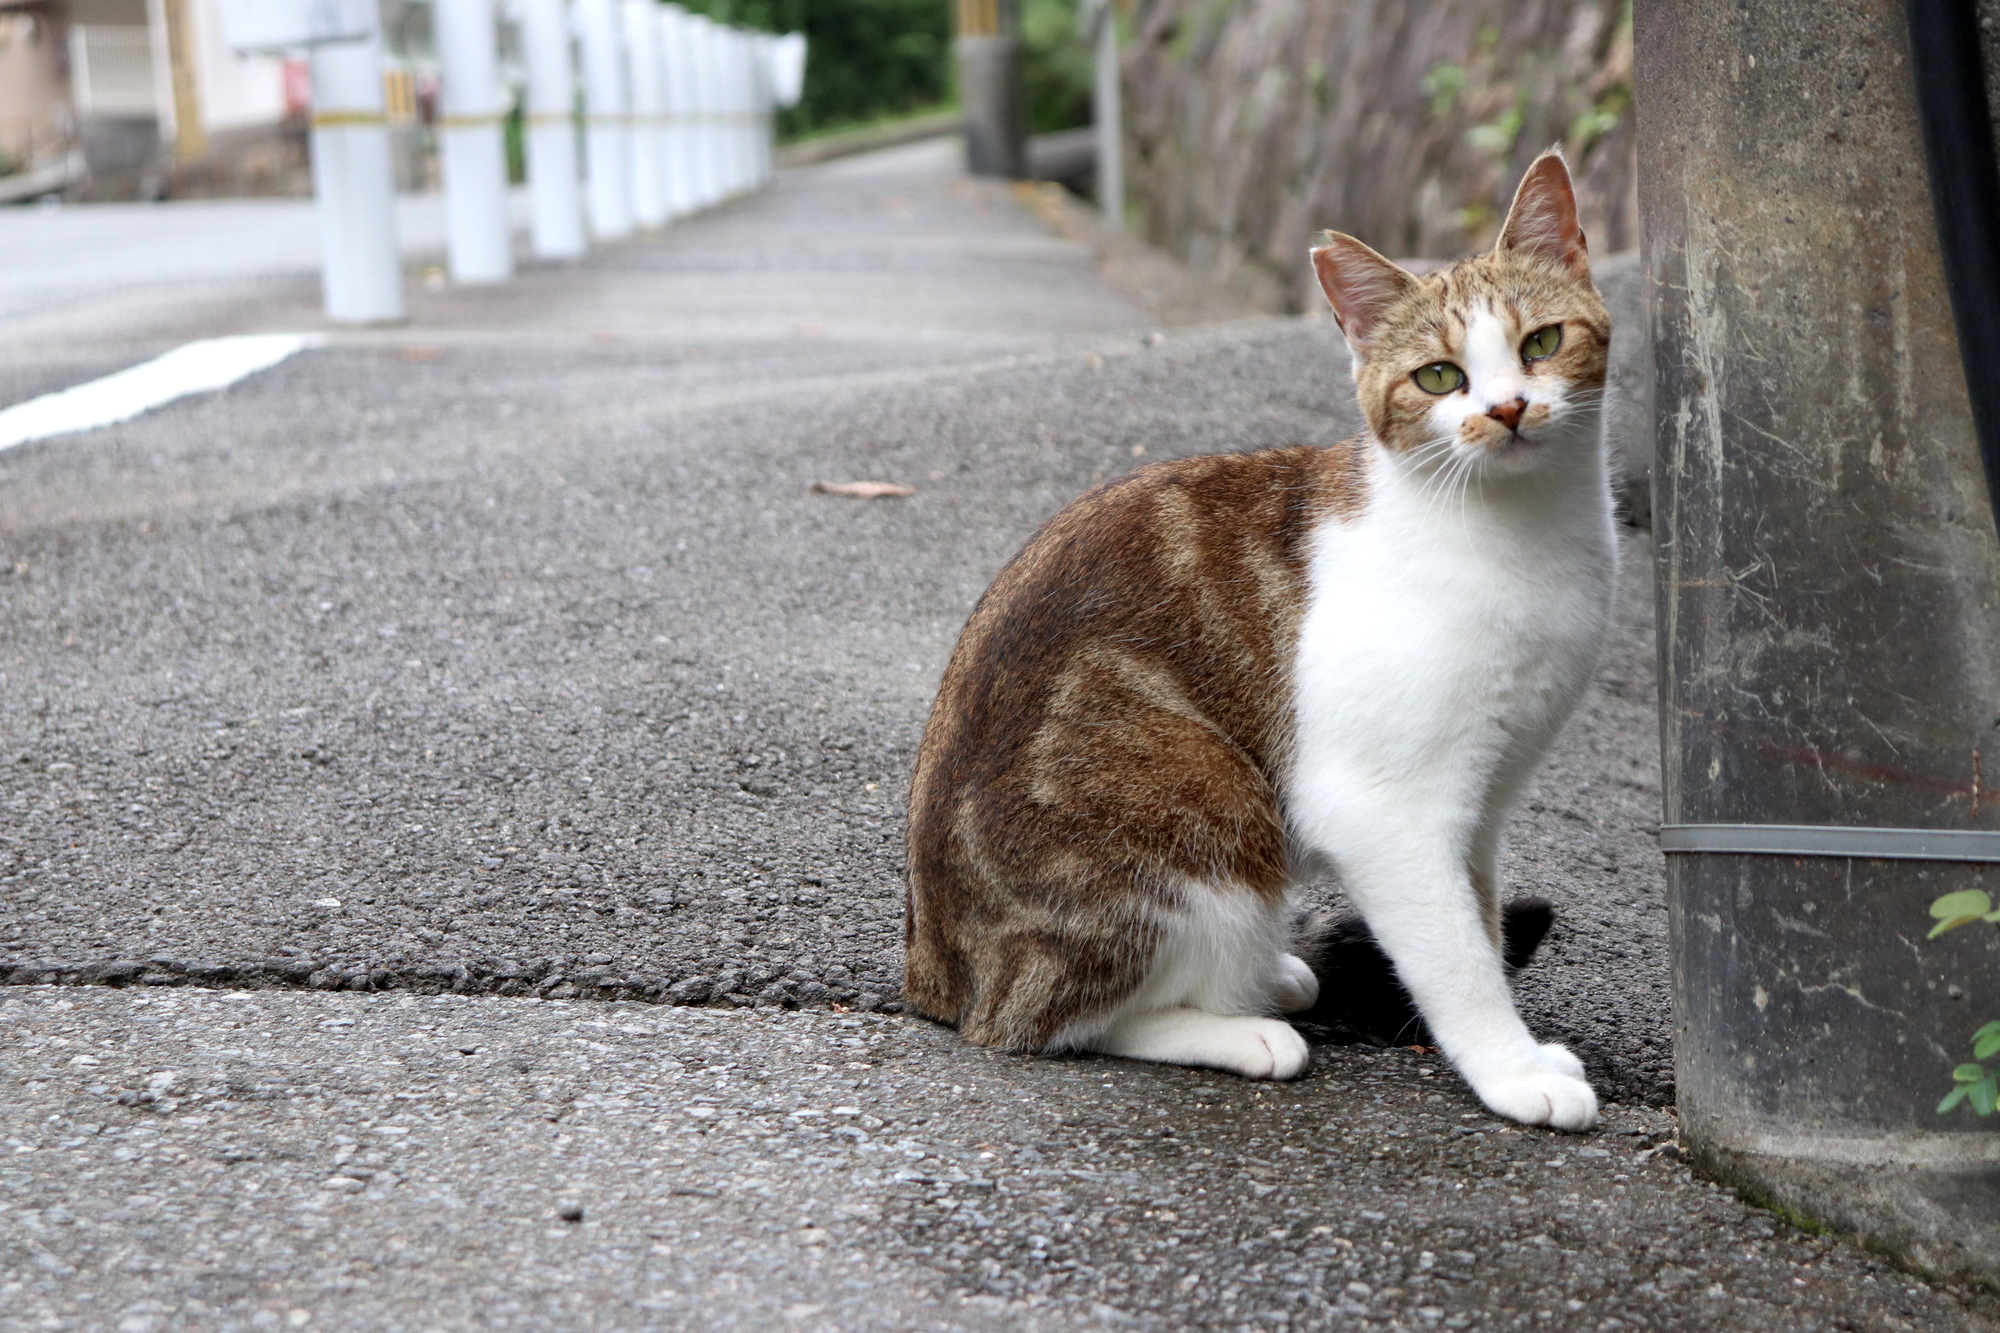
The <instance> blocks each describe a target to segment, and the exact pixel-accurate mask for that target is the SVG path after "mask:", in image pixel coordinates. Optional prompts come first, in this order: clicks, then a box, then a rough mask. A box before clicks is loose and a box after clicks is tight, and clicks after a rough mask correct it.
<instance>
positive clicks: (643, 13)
mask: <svg viewBox="0 0 2000 1333" xmlns="http://www.w3.org/2000/svg"><path fill="white" fill-rule="evenodd" d="M658 13H659V6H658V5H657V4H655V3H654V0H624V19H625V69H626V72H627V75H628V76H629V78H630V81H631V82H630V86H631V89H632V132H631V134H630V135H629V136H628V137H627V139H626V145H627V148H628V149H629V151H630V152H631V154H632V159H631V160H632V217H633V220H634V221H635V222H637V223H638V224H639V225H640V226H642V227H646V228H653V227H658V226H661V225H663V224H664V223H665V222H666V220H667V194H666V182H665V180H664V179H663V178H662V172H661V167H662V166H663V162H662V160H661V159H662V158H663V156H664V154H663V153H662V152H661V151H660V138H661V133H660V131H661V128H662V126H661V116H662V114H663V112H664V107H663V105H662V98H661V91H662V90H661V87H660V38H659V33H658V31H657V29H658V26H659V23H658V19H657V17H656V16H657V15H658Z"/></svg>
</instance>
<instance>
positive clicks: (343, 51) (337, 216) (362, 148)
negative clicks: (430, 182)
mask: <svg viewBox="0 0 2000 1333" xmlns="http://www.w3.org/2000/svg"><path fill="white" fill-rule="evenodd" d="M311 59H312V81H313V109H312V171H313V193H314V194H315V195H316V196H317V197H318V200H319V235H320V284H321V287H322V290H323V296H324V300H325V305H326V317H327V318H328V319H331V320H334V321H336V322H338V323H342V324H377V323H390V322H394V321H397V320H400V319H402V318H403V248H402V242H401V239H400V238H399V237H398V236H397V234H396V171H395V165H394V163H393V161H392V160H391V158H390V151H389V124H388V120H387V117H386V115H385V112H386V110H387V103H386V95H385V92H384V89H383V86H382V36H381V34H380V33H379V32H371V33H370V34H369V35H368V36H366V37H364V38H362V39H361V40H360V41H355V42H324V43H318V44H316V45H314V46H313V47H312V57H311Z"/></svg>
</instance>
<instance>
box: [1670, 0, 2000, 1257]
mask: <svg viewBox="0 0 2000 1333" xmlns="http://www.w3.org/2000/svg"><path fill="white" fill-rule="evenodd" d="M1922 8H1924V7H1923V6H1919V5H1915V4H1912V5H1911V6H1910V7H1909V12H1910V14H1911V15H1912V16H1913V18H1918V19H1921V18H1923V17H1925V16H1924V15H1922V14H1920V13H1919V11H1920V9H1922ZM1933 8H1936V9H1943V10H1945V11H1946V17H1956V18H1957V19H1958V20H1959V21H1960V22H1961V23H1962V25H1963V26H1961V27H1960V28H1959V29H1958V30H1957V31H1956V33H1952V34H1947V35H1946V37H1945V39H1944V45H1943V50H1942V51H1940V50H1939V49H1937V48H1935V47H1932V48H1929V49H1920V51H1919V54H1918V55H1917V56H1916V57H1915V58H1912V57H1911V56H1910V55H1909V54H1907V53H1909V52H1910V51H1911V46H1912V44H1911V43H1910V41H1909V36H1910V33H1911V29H1909V28H1906V25H1905V16H1904V7H1903V6H1902V5H1895V4H1872V5H1859V6H1857V5H1853V4H1850V3H1847V0H1742V3H1739V4H1735V5H1726V6H1725V5H1717V4H1713V3H1710V0H1649V2H1648V3H1646V4H1642V5H1638V6H1636V7H1635V9H1634V16H1635V20H1636V24H1637V27H1636V34H1635V35H1636V54H1637V64H1636V78H1637V88H1638V108H1637V115H1638V120H1637V124H1638V134H1639V143H1638V148H1639V161H1640V163H1641V170H1640V173H1639V195H1640V198H1639V202H1640V213H1641V220H1642V225H1643V236H1644V245H1645V267H1646V274H1647V278H1648V281H1649V283H1650V287H1649V295H1648V301H1649V304H1650V307H1651V308H1650V311H1649V319H1650V323H1651V326H1652V328H1653V330H1654V331H1655V333H1654V363H1655V364H1654V383H1655V385H1656V392H1657V401H1656V403H1655V405H1654V422H1655V429H1656V431H1657V440H1656V442H1655V443H1656V450H1657V453H1656V464H1655V467H1654V472H1653V476H1654V488H1655V492H1654V506H1653V515H1654V531H1655V534H1656V540H1657V544H1658V580H1659V581H1658V588H1659V608H1660V617H1659V620H1660V634H1661V639H1662V642H1661V651H1660V661H1661V682H1660V685H1661V691H1662V696H1663V697H1662V700H1661V707H1660V717H1661V728H1662V745H1661V749H1662V752H1663V758H1664V764H1663V770H1664V771H1663V773H1662V777H1663V779H1664V792H1663V796H1664V803H1665V818H1664V823H1663V827H1662V829H1661V834H1660V846H1661V850H1662V851H1664V852H1666V853H1667V858H1666V860H1667V909H1668V923H1669V927H1670V930H1671V940H1672V947H1673V978H1674V1024H1675V1041H1674V1063H1675V1076H1676V1085H1677V1089H1678V1094H1677V1099H1678V1101H1679V1110H1680V1127H1681V1132H1682V1135H1683V1136H1684V1138H1685V1140H1686V1142H1687V1144H1688V1146H1689V1147H1690V1148H1691V1150H1692V1151H1693V1154H1694V1156H1695V1159H1696V1161H1697V1162H1698V1163H1699V1164H1700V1165H1701V1166H1703V1167H1704V1169H1706V1170H1707V1171H1709V1172H1711V1173H1714V1174H1716V1175H1719V1176H1722V1177H1724V1178H1726V1179H1729V1180H1731V1181H1733V1182H1735V1183H1738V1184H1740V1185H1744V1186H1748V1187H1750V1188H1752V1189H1754V1190H1755V1191H1756V1192H1757V1193H1758V1194H1759V1195H1760V1196H1762V1197H1767V1198H1770V1199H1772V1200H1774V1201H1776V1202H1778V1203H1781V1204H1783V1205H1785V1206H1787V1207H1789V1208H1793V1209H1797V1210H1798V1211H1799V1212H1801V1213H1804V1214H1805V1215H1807V1216H1810V1217H1813V1218H1816V1219H1818V1220H1819V1221H1822V1222H1824V1223H1826V1224H1828V1225H1829V1226H1831V1227H1832V1228H1833V1229H1835V1230H1836V1231H1852V1232H1860V1233H1862V1234H1863V1235H1865V1236H1868V1237H1871V1238H1873V1239H1874V1240H1876V1241H1877V1242H1879V1243H1882V1244H1885V1245H1887V1246H1890V1247H1892V1248H1894V1249H1895V1250H1897V1251H1899V1252H1901V1253H1902V1254H1904V1255H1906V1256H1908V1257H1910V1258H1911V1259H1913V1260H1914V1261H1915V1262H1916V1263H1918V1264H1920V1265H1921V1266H1923V1267H1924V1268H1926V1269H1929V1270H1931V1271H1933V1272H1935V1273H1938V1274H1939V1275H1941V1276H1956V1275H1963V1274H1977V1275H1980V1276H1983V1277H1985V1278H1987V1279H1989V1280H1990V1279H1992V1278H1993V1277H1995V1276H2000V1212H1996V1210H1995V1199H1996V1194H1995V1181H1996V1178H1997V1177H2000V1135H1996V1134H1995V1133H1994V1131H1993V1129H1992V1127H1991V1126H1990V1124H1989V1123H1987V1122H1984V1121H1981V1120H1979V1119H1978V1118H1976V1117H1974V1116H1972V1115H1970V1114H1968V1113H1967V1112H1966V1111H1965V1110H1964V1109H1963V1108H1962V1107H1961V1108H1960V1109H1958V1110H1956V1111H1954V1112H1953V1113H1951V1114H1941V1113H1940V1111H1939V1109H1938V1108H1939V1103H1940V1101H1941V1100H1942V1099H1943V1097H1944V1096H1945V1094H1946V1093H1947V1092H1948V1091H1949V1090H1950V1089H1951V1088H1952V1086H1953V1069H1954V1067H1955V1066H1957V1065H1960V1064H1961V1063H1965V1062H1971V1061H1972V1060H1973V1058H1974V1057H1973V1046H1972V1037H1973V1033H1974V1031H1975V1030H1977V1029H1978V1027H1979V1026H1980V1025H1981V1024H1982V1023H1984V1022H1986V1021H1987V1020H1990V1019H1993V1018H2000V1003H1996V1001H2000V994H1996V991H1995V988H1994V986H1993V984H1992V983H1993V978H1994V977H1995V976H1996V975H2000V932H1996V931H1995V930H1994V929H1993V927H1991V926H1989V925H1986V924H1983V923H1980V924H1975V925H1972V926H1969V927H1966V928H1964V929H1961V930H1958V931H1956V932H1955V933H1953V934H1948V935H1945V936H1942V937H1941V938H1939V939H1936V940H1928V939H1926V938H1925V937H1926V934H1927V932H1928V930H1929V928H1930V927H1931V925H1932V924H1933V922H1932V917H1931V914H1930V910H1929V909H1930V905H1931V903H1932V902H1933V900H1935V899H1937V898H1939V897H1940V896H1942V895H1944V894H1947V893H1951V892H1955V891H1972V890H1980V891H1981V893H1982V897H1983V895H1984V891H1986V890H1989V889H1990V888H1991V886H1992V884H1993V878H1994V867H1995V865H1996V864H2000V802H1996V800H1995V796H1994V792H1993V786H1994V785H1995V783H1994V778H1993V777H1992V774H1993V773H1994V771H1995V767H1996V764H1995V760H1996V757H2000V744H1996V735H2000V733H1996V731H1995V723H1994V718H1995V715H1996V713H2000V542H1996V538H1995V531H1994V523H1993V502H1992V497H1991V496H1990V495H1989V493H1988V487H1987V479H1986V475H1985V472H1984V469H1983V467H1982V458H1981V449H1980V445H1981V441H1980V438H1979V435H1978V433H1977V431H1976V429H1975V421H1974V417H1973V414H1972V410H1971V401H1972V400H1971V399H1970V398H1969V397H1968V393H1967V386H1968V379H1967V376H1966V374H1965V372H1964V369H1963V368H1962V366H1961V348H1960V341H1959V339H1960V336H1961V333H1962V331H1963V330H1965V328H1966V325H1964V324H1957V325H1955V323H1954V317H1953V315H1954V299H1953V298H1955V297H1961V298H1965V299H1966V300H1967V301H1969V302H1979V303H1983V304H1984V307H1985V310H1984V313H1986V314H1989V315H1990V311H1991V308H1992V304H1991V303H1992V301H1993V297H1992V294H1991V292H1986V291H1981V290H1980V289H1979V288H1980V286H1981V283H1980V282H1979V281H1977V279H1978V278H1979V275H1978V274H1976V273H1975V274H1968V273H1966V272H1959V271H1948V269H1947V267H1946V264H1945V262H1944V260H1945V256H1944V255H1943V254H1942V253H1941V250H1940V246H1939V230H1938V227H1937V222H1936V219H1935V218H1934V217H1933V214H1932V195H1931V193H1930V192H1929V191H1928V190H1927V189H1926V181H1927V179H1928V180H1929V183H1930V185H1931V186H1932V187H1934V188H1935V187H1941V188H1942V190H1943V194H1942V195H1941V197H1942V198H1944V199H1946V201H1947V204H1948V205H1949V204H1950V202H1951V200H1952V198H1953V192H1954V191H1956V190H1957V189H1959V188H1960V187H1961V186H1962V185H1963V184H1964V181H1963V179H1962V177H1963V176H1967V175H1970V174H1972V168H1974V167H1975V166H1977V165H1979V158H1980V157H1981V156H1982V155H1983V157H1984V163H1983V169H1984V172H1985V174H1986V177H1987V179H1988V181H1989V182H1991V180H1992V172H1993V161H1992V148H1991V139H1990V133H1980V134H1979V135H1978V137H1980V138H1983V139H1984V140H1985V142H1984V143H1983V144H1979V145H1976V146H1973V148H1972V149H1971V151H1970V152H1969V154H1968V155H1967V156H1966V157H1964V159H1963V160H1961V161H1959V162H1958V163H1956V169H1955V170H1948V171H1947V172H1945V173H1941V174H1940V175H1941V176H1942V178H1940V175H1931V174H1930V173H1929V172H1927V168H1926V157H1925V141H1924V136H1923V135H1922V134H1920V126H1919V116H1918V106H1919V101H1918V94H1919V91H1920V88H1919V83H1920V81H1923V82H1927V83H1928V84H1929V86H1928V87H1924V88H1922V91H1923V93H1924V95H1925V105H1927V106H1928V105H1930V101H1931V98H1932V97H1933V96H1935V95H1936V94H1937V93H1938V92H1939V91H1941V90H1940V87H1939V84H1938V82H1937V81H1939V80H1942V79H1944V78H1945V77H1947V76H1948V75H1950V74H1951V73H1952V72H1953V71H1952V70H1951V69H1950V68H1948V67H1949V66H1950V60H1949V59H1948V58H1944V57H1946V56H1949V55H1957V56H1959V57H1961V58H1964V59H1967V60H1968V61H1969V62H1970V63H1971V65H1972V66H1973V68H1972V69H1971V71H1970V77H1969V79H1965V80H1961V81H1960V83H1959V88H1958V95H1959V97H1960V98H1961V102H1960V104H1959V105H1960V109H1961V110H1962V111H1963V112H1964V116H1965V119H1964V120H1962V121H1961V122H1960V123H1961V125H1971V126H1973V127H1974V128H1975V130H1977V131H1980V132H1990V127H1991V119H1990V117H1991V113H1990V109H1989V104H1988V102H1987V100H1986V94H1985V91H1984V89H1983V88H1980V87H1979V78H1978V70H1977V61H1978V55H1977V51H1978V45H1979V43H1978V31H1977V28H1976V16H1975V15H1974V13H1973V9H1972V6H1971V5H1969V4H1967V5H1964V6H1963V7H1962V8H1961V7H1956V6H1938V7H1933ZM1954 10H1955V14H1953V13H1952V11H1954ZM1930 17H1932V18H1935V17H1938V15H1937V14H1935V13H1934V14H1932V15H1930ZM1932 35H1933V36H1935V34H1932ZM1853 70H1866V71H1867V73H1868V77H1867V78H1865V79H1861V78H1856V77H1853V76H1852V75H1851V74H1850V73H1849V71H1853ZM1968 84H1969V86H1967V85H1968ZM1958 146H1959V147H1961V148H1964V147H1966V144H1965V143H1964V142H1963V141H1961V142H1960V143H1959V145H1958ZM1989 202H1990V201H1989ZM1947 230H1949V228H1948V229H1947ZM1992 239H1993V237H1992V235H1990V234H1989V235H1988V237H1987V240H1988V241H1989V242H1990V241H1991V240H1992ZM1988 253H1989V255H1990V253H1991V251H1990V250H1989V252H1988ZM1984 276H1985V278H1986V279H1988V280H1990V279H1991V278H1992V277H1993V276H1994V273H1993V269H1992V267H1990V266H1988V267H1986V269H1985V275H1984ZM1973 313H1974V314H1975V315H1976V314H1980V313H1982V312H1981V311H1979V310H1976V309H1975V310H1974V311H1973ZM1962 318H1963V315H1961V319H1962ZM1975 332H1977V330H1975ZM1988 355H1990V353H1989V354H1988ZM1974 360H1975V362H1976V363H1979V364H1975V366H1974V373H1975V375H1981V374H1983V375H1986V376H1991V375H1992V374H1993V367H1992V365H1991V364H1990V362H1986V361H1984V358H1982V357H1975V358H1974ZM1978 387H1980V388H1981V389H1984V388H1985V387H1986V386H1984V385H1980V386H1978ZM1982 754H1983V755H1984V756H1985V757H1984V758H1983V759H1982V757H1981V756H1982ZM1988 1064H1989V1065H1990V1064H1991V1061H1990V1060H1989V1061H1988Z"/></svg>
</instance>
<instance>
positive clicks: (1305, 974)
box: [1271, 953, 1319, 1014]
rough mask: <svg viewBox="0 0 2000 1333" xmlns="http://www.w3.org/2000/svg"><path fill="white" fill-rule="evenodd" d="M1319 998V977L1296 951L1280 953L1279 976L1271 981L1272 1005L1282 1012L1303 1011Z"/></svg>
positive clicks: (1293, 1012)
mask: <svg viewBox="0 0 2000 1333" xmlns="http://www.w3.org/2000/svg"><path fill="white" fill-rule="evenodd" d="M1318 999H1319V978H1318V977H1316V976H1314V975H1313V970H1312V969H1311V968H1310V967H1308V966H1306V960H1305V959H1303V958H1301V957H1299V956H1298V955H1297V954H1295V953H1281V954H1279V955H1278V970H1277V976H1276V977H1275V978H1274V979H1273V980H1272V982H1271V1007H1272V1008H1274V1009H1276V1010H1277V1011H1278V1012H1279V1013H1281V1014H1296V1013H1301V1012H1303V1011H1305V1010H1307V1009H1310V1008H1312V1007H1313V1004H1314V1003H1315V1002H1316V1001H1317V1000H1318Z"/></svg>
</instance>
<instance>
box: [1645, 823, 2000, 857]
mask: <svg viewBox="0 0 2000 1333" xmlns="http://www.w3.org/2000/svg"><path fill="white" fill-rule="evenodd" d="M1660 850H1661V851H1663V852H1668V853H1674V854H1687V853H1696V852H1701V853H1710V854H1717V855H1723V856H1833V857H1848V858H1853V859H1857V860H1868V861H1975V862H1983V863H1986V864H1990V865H2000V832H1990V831H1988V830H1985V829H1914V828H1843V827H1840V826H1838V825H1829V824H1662V825H1661V826H1660Z"/></svg>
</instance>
